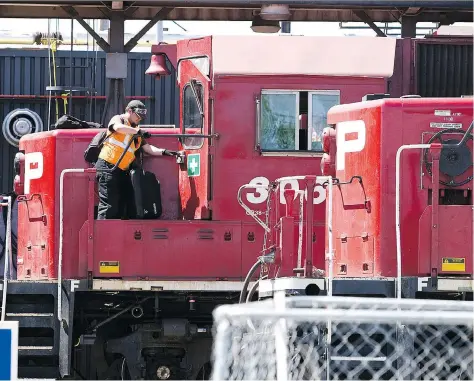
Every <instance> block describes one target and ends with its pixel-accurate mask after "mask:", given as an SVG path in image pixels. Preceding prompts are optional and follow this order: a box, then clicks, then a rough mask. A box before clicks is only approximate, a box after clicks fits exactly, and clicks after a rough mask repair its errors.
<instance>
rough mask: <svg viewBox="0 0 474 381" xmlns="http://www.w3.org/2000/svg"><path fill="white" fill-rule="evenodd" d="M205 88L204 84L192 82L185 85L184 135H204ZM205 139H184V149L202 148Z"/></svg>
mask: <svg viewBox="0 0 474 381" xmlns="http://www.w3.org/2000/svg"><path fill="white" fill-rule="evenodd" d="M203 92H204V91H203V87H202V84H200V83H197V82H196V81H192V82H190V83H188V84H186V85H185V87H184V90H183V127H184V131H183V132H184V133H185V134H186V133H198V134H202V133H203V115H204V111H203ZM203 142H204V139H203V138H184V144H183V145H184V147H185V148H187V149H190V148H191V149H192V148H200V147H201V146H202V144H203Z"/></svg>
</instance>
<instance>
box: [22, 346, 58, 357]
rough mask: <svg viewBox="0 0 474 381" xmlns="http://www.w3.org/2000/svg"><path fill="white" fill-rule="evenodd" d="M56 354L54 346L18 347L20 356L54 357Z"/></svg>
mask: <svg viewBox="0 0 474 381" xmlns="http://www.w3.org/2000/svg"><path fill="white" fill-rule="evenodd" d="M54 354H55V351H54V347H52V346H20V345H19V346H18V355H19V356H53V355H54Z"/></svg>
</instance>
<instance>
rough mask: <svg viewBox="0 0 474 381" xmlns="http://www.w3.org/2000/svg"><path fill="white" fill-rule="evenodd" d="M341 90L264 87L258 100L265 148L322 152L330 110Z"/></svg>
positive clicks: (259, 134)
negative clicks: (293, 89)
mask: <svg viewBox="0 0 474 381" xmlns="http://www.w3.org/2000/svg"><path fill="white" fill-rule="evenodd" d="M339 103H340V92H339V90H314V91H291V90H262V93H261V97H260V100H259V102H258V103H257V105H258V108H257V113H258V116H259V117H258V119H257V124H258V126H257V129H258V131H257V145H258V146H259V149H260V150H261V151H262V152H275V153H277V152H314V153H318V152H322V132H323V129H324V128H325V127H326V126H327V112H328V111H329V109H330V108H331V107H333V106H335V105H337V104H339Z"/></svg>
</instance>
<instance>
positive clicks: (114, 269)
mask: <svg viewBox="0 0 474 381" xmlns="http://www.w3.org/2000/svg"><path fill="white" fill-rule="evenodd" d="M99 272H100V273H101V274H118V273H119V272H120V262H119V261H104V262H99Z"/></svg>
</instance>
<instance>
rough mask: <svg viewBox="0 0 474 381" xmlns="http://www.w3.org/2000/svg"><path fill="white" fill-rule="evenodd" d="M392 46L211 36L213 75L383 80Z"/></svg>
mask: <svg viewBox="0 0 474 381" xmlns="http://www.w3.org/2000/svg"><path fill="white" fill-rule="evenodd" d="M186 43H187V44H188V42H186ZM395 44H396V40H395V39H394V38H375V37H350V38H348V37H336V36H331V37H313V36H291V37H289V36H266V35H255V36H213V37H212V70H213V73H214V74H224V75H226V74H229V75H236V74H240V75H242V74H248V75H269V74H278V75H324V76H351V77H352V76H355V77H384V78H388V77H391V76H392V74H393V66H394V62H395ZM329 46H330V47H331V48H330V49H328V47H329ZM322 52H324V53H323V54H322Z"/></svg>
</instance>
